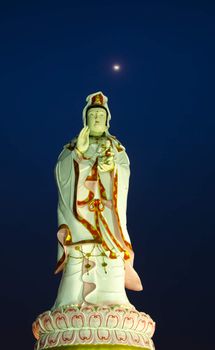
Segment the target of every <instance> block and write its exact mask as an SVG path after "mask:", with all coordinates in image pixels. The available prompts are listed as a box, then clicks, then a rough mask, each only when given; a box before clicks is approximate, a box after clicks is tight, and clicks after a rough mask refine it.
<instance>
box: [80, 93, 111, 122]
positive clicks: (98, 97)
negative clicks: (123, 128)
mask: <svg viewBox="0 0 215 350" xmlns="http://www.w3.org/2000/svg"><path fill="white" fill-rule="evenodd" d="M86 102H87V104H86V106H85V107H84V109H83V113H82V117H83V124H84V126H86V125H87V111H88V110H89V108H94V107H97V108H99V107H101V108H104V109H105V110H106V111H107V127H108V129H109V127H110V120H111V114H110V110H109V108H108V104H107V102H108V98H107V96H105V95H104V94H103V93H102V92H101V91H97V92H94V93H93V94H90V95H88V96H87V98H86Z"/></svg>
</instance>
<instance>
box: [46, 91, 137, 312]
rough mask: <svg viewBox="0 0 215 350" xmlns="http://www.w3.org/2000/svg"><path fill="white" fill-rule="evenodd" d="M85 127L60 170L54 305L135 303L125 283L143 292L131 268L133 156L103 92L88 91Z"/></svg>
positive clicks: (61, 160)
mask: <svg viewBox="0 0 215 350" xmlns="http://www.w3.org/2000/svg"><path fill="white" fill-rule="evenodd" d="M86 101H87V105H86V106H85V108H84V110H83V123H84V127H83V129H82V130H81V132H80V134H79V135H78V137H77V138H75V139H73V140H72V141H71V142H70V143H69V144H67V145H65V146H64V149H63V151H62V152H61V154H60V156H59V158H58V161H57V165H56V169H55V174H56V180H57V186H58V194H59V201H58V222H59V229H58V234H57V235H58V240H59V248H58V264H57V268H56V273H57V272H59V271H61V270H63V275H62V279H61V283H60V286H59V290H58V295H57V299H56V301H55V304H54V306H53V308H52V309H55V308H57V307H59V306H63V305H85V304H94V305H112V304H115V305H116V304H120V305H125V306H127V307H130V306H131V307H132V305H131V304H130V303H129V300H128V298H127V296H126V292H125V287H126V288H128V289H131V290H138V291H139V290H142V285H141V282H140V279H139V276H138V275H137V273H136V271H135V270H134V268H133V260H134V253H133V250H132V246H131V243H130V238H129V234H128V232H127V227H126V205H127V192H128V186H129V175H130V169H129V159H128V156H127V154H126V152H125V148H124V147H123V146H122V145H121V144H120V142H119V141H118V140H117V139H116V138H115V137H114V136H112V135H111V134H110V133H109V131H108V130H109V126H110V125H109V122H110V119H111V114H110V111H109V108H108V105H107V101H108V99H107V97H106V96H104V95H103V93H102V92H100V91H99V92H96V93H93V94H91V95H89V96H88V97H87V99H86Z"/></svg>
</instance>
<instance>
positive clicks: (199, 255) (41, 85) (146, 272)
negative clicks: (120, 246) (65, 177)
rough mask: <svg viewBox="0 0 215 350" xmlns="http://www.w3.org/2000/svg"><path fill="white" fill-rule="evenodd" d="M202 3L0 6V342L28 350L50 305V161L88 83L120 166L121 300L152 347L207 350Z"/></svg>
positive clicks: (210, 196) (207, 144) (209, 17)
mask: <svg viewBox="0 0 215 350" xmlns="http://www.w3.org/2000/svg"><path fill="white" fill-rule="evenodd" d="M214 10H215V4H214V2H213V1H189V0H187V1H178V0H177V1H170V0H169V1H155V0H151V1H144V0H142V1H136V0H133V1H116V2H115V1H113V0H109V1H106V0H103V1H101V0H100V1H97V0H94V1H93V2H89V1H80V2H77V1H76V3H75V2H73V1H58V2H56V1H21V0H20V1H5V2H2V3H1V11H0V33H1V45H0V51H1V52H0V57H1V58H0V60H1V62H0V63H1V64H0V73H1V83H0V84H1V85H0V87H1V91H0V93H1V116H2V117H1V131H2V133H1V141H2V147H1V149H2V154H1V164H2V166H1V182H0V183H1V214H2V219H1V232H2V234H1V235H2V242H1V246H2V254H1V258H2V269H1V282H2V284H1V301H2V306H1V307H2V317H1V319H2V325H1V330H3V331H2V334H3V338H4V339H3V340H2V341H1V344H2V345H1V346H2V348H3V347H6V346H7V349H10V348H11V349H12V348H14V346H15V345H16V346H17V344H19V346H20V349H21V348H22V350H25V349H26V350H27V349H28V350H29V349H33V343H34V339H33V336H32V335H31V323H32V322H33V321H34V319H35V317H36V316H37V315H38V314H39V313H41V312H43V311H45V310H47V309H49V308H50V307H51V306H52V305H53V303H54V300H55V297H56V293H57V287H58V284H59V278H60V276H57V277H56V276H54V275H53V270H54V267H55V263H56V247H57V239H56V232H57V217H56V206H57V191H56V186H55V180H54V175H53V169H54V166H55V163H56V159H57V156H58V154H59V153H60V151H61V149H62V146H63V145H64V144H65V143H67V142H68V141H69V140H70V139H71V138H73V137H74V135H76V134H77V133H78V132H79V131H80V129H81V128H82V119H81V112H82V109H83V107H84V105H85V98H86V96H87V95H88V94H90V93H92V92H95V91H97V90H102V91H103V92H104V93H105V94H106V95H107V96H108V97H109V107H110V110H111V112H112V120H111V129H110V131H111V133H112V134H114V135H116V136H117V137H118V138H119V139H120V140H121V142H122V143H123V144H124V146H125V147H126V149H127V153H128V155H129V157H130V161H131V180H130V190H129V200H128V212H127V216H128V229H129V233H130V236H131V239H132V242H133V246H134V249H135V253H136V265H135V266H136V269H137V271H138V272H139V274H140V275H141V277H142V282H143V285H144V288H145V289H144V291H143V292H141V293H129V297H130V300H131V302H132V303H133V304H135V306H136V307H137V308H138V309H139V310H143V311H145V312H147V313H149V314H150V315H151V317H152V318H153V319H154V320H155V321H156V323H157V329H156V333H155V336H154V341H155V345H156V348H157V349H165V350H172V349H173V348H174V350H181V349H182V348H183V349H193V350H194V349H195V350H200V349H201V350H202V349H211V348H212V347H213V338H212V320H213V311H212V308H213V306H214V293H215V283H214V268H213V267H214V266H213V265H214V259H213V258H212V257H213V255H214V244H215V239H214V196H215V185H214V180H215V178H214V175H215V163H214V151H215V137H214V126H215V121H214V118H215V114H214V112H215V108H214V80H215V74H214V71H215V70H214V62H215V45H214V37H215V23H214V22H215V21H214V14H215V13H214V12H215V11H214ZM115 62H118V63H120V64H121V65H122V70H121V71H120V72H113V71H112V70H111V66H112V64H114V63H115ZM11 334H13V336H11ZM8 339H9V340H8ZM10 339H11V340H10ZM2 342H3V343H2Z"/></svg>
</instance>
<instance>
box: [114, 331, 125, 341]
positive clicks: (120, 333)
mask: <svg viewBox="0 0 215 350" xmlns="http://www.w3.org/2000/svg"><path fill="white" fill-rule="evenodd" d="M115 335H116V339H117V340H118V341H119V342H121V343H124V342H125V341H126V340H127V335H126V333H125V332H124V331H119V330H117V331H115Z"/></svg>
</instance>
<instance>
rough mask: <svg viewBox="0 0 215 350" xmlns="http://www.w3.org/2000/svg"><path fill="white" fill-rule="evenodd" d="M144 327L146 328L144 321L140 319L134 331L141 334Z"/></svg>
mask: <svg viewBox="0 0 215 350" xmlns="http://www.w3.org/2000/svg"><path fill="white" fill-rule="evenodd" d="M145 327H146V321H145V320H143V319H140V320H139V321H138V323H137V327H136V331H137V332H142V331H143V330H144V328H145Z"/></svg>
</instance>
